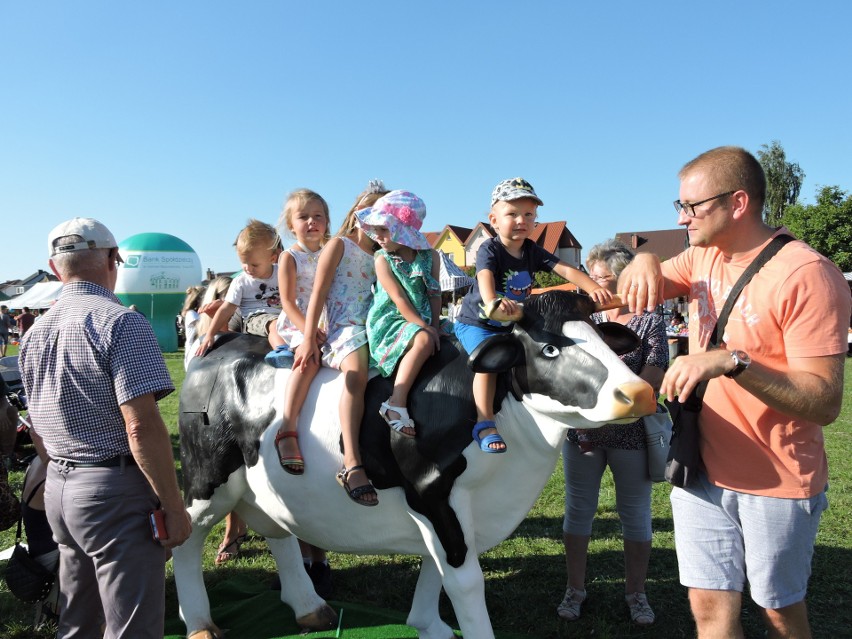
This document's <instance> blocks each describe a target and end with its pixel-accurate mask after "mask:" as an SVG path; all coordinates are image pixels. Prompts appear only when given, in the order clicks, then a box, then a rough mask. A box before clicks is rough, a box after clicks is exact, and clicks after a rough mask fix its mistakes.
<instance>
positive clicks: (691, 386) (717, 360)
mask: <svg viewBox="0 0 852 639" xmlns="http://www.w3.org/2000/svg"><path fill="white" fill-rule="evenodd" d="M733 368H734V360H732V359H731V354H730V353H729V352H728V351H726V350H725V349H714V350H711V351H707V352H705V353H695V354H694V355H680V356H679V357H677V358H676V359H675V360H674V361H673V362H672V364H671V366H669V370H667V371H666V374H665V376H664V377H663V383H662V384H661V385H660V393H662V394H664V395H665V396H666V397H667V398H668V400H669V401H674V398H675V397H677V398H678V401H679V402H680V403H681V404H682V403H683V402H685V401H686V398H687V397H689V395H690V393H692V391H694V390H695V387H696V386H698V383H699V382H703V381H705V380H709V379H713V378H714V377H719V376H720V375H724V374H725V373H727V372H728V371H730V370H733Z"/></svg>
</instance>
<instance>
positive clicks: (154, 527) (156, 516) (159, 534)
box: [148, 508, 169, 541]
mask: <svg viewBox="0 0 852 639" xmlns="http://www.w3.org/2000/svg"><path fill="white" fill-rule="evenodd" d="M148 521H150V522H151V534H152V535H153V536H154V541H162V540H164V539H168V538H169V533H168V532H167V531H166V514H165V513H164V512H163V511H162V510H160V509H159V508H158V509H157V510H152V511H151V512H150V513H149V514H148Z"/></svg>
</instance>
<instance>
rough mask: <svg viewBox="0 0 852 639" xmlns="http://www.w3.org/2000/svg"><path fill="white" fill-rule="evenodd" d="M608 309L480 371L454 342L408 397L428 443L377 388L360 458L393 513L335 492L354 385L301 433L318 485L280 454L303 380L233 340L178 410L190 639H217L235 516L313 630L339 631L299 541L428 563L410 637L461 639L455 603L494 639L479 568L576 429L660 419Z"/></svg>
mask: <svg viewBox="0 0 852 639" xmlns="http://www.w3.org/2000/svg"><path fill="white" fill-rule="evenodd" d="M594 310H595V308H594V304H593V303H592V302H591V301H590V300H589V298H587V297H585V296H579V295H575V294H572V293H564V292H552V293H545V294H543V295H540V296H538V297H534V298H531V299H529V300H528V301H527V304H526V307H525V309H524V317H523V318H522V319H520V320H519V321H518V322H517V323H516V325H515V328H514V330H513V332H512V333H511V334H506V335H501V336H498V337H494V338H491V339H489V340H486V341H485V342H484V343H483V344H482V345H480V346H479V347H478V348H477V349H476V351H474V353H472V354H471V356H470V358H468V357H467V354H466V353H465V352H464V351H463V350H462V349H461V348H460V347H459V346H458V344H457V343H456V342H455V341H454V340H444V341H443V342H442V346H441V349H440V351H439V353H438V354H436V355H435V356H434V357H432V358H431V359H430V361H429V362H428V363H427V364H426V365H425V366H424V368H423V370H422V372H421V375H420V377H419V379H418V382H417V384H416V386H415V388H414V389H413V391H412V393H411V394H410V397H409V412H410V414H411V416H412V418H413V419H414V421H415V423H416V424H417V436H416V438H414V439H412V438H408V437H404V436H402V435H400V434H399V433H396V432H393V431H391V430H390V429H389V428H388V426H387V425H386V424H385V422H384V421H383V420H382V419H381V418H380V417H379V414H378V413H379V404H380V402H382V401H383V400H385V399H387V397H389V396H390V392H391V381H390V380H386V379H382V378H375V379H372V380H371V381H370V383H369V385H368V388H367V393H366V398H365V403H366V411H365V417H364V421H363V425H362V434H361V449H362V457H363V461H364V464H365V466H366V468H367V473H368V475H369V477H370V479H371V480H372V482H373V484H374V485H375V487H376V489H377V490H378V493H379V505H378V506H377V507H375V508H364V507H363V506H359V505H358V504H356V503H355V502H353V501H352V500H351V499H349V497H348V496H347V495H346V493H345V492H344V491H343V489H342V488H341V487H340V486H339V485H338V483H337V481H336V480H335V474H336V473H337V471H338V470H340V468H341V465H342V455H341V451H340V427H339V421H338V399H339V397H340V393H341V384H342V376H340V375H339V373H337V372H336V371H333V370H329V369H325V368H323V369H321V370H320V372H319V374H318V375H317V378H316V380H315V381H314V383H313V385H312V387H311V390H310V393H309V395H308V397H307V400H306V401H305V405H304V408H303V410H302V414H301V418H300V421H299V424H298V431H299V443H300V446H301V449H302V454H303V456H304V458H305V473H304V475H302V476H293V475H290V474H288V473H286V472H284V470H283V469H282V468H281V466H280V465H279V463H278V456H277V452H276V449H275V446H274V445H273V438H274V436H275V432H276V430H277V428H278V426H279V424H280V410H281V406H282V404H283V397H284V391H285V382H286V379H287V375H288V374H289V371H286V370H281V369H274V368H272V367H270V366H269V365H268V364H266V363H264V361H263V356H264V354H265V353H266V352H267V351H268V350H269V347H268V345H267V343H266V341H265V340H262V339H260V338H254V337H252V336H248V335H236V334H235V335H230V336H225V337H223V338H220V339H219V340H218V341H217V343H216V345H215V347H214V349H213V350H211V352H210V353H209V354H208V355H207V356H206V357H204V358H196V359H195V360H194V361H193V362H192V363H191V365H190V367H189V371H188V373H187V376H186V379H185V382H184V385H183V389H182V391H181V398H180V404H181V406H180V411H181V415H180V449H181V462H182V465H183V478H184V499H185V501H186V504H187V507H188V509H189V512H190V514H191V516H192V525H193V531H192V536H191V537H190V538H189V540H188V541H187V542H186V543H184V544H183V545H182V546H181V547H179V548H177V549H175V551H174V572H175V580H176V583H177V590H178V598H179V602H180V614H181V617H182V619H183V620H184V622H185V623H186V626H187V631H188V636H189V637H191V638H193V639H195V638H197V637H219V636H221V631H220V630H219V629H218V628H217V627H216V626H215V625H214V624H213V621H212V619H211V615H210V604H209V600H208V598H207V593H206V591H205V588H204V580H203V575H202V564H201V551H202V546H203V544H204V540H205V538H206V537H207V535H208V533H209V532H210V529H211V528H212V527H213V526H214V525H215V524H216V523H217V522H219V521H221V520H222V519H223V518H224V517H225V515H226V514H227V513H228V512H230V511H232V510H235V511H236V512H237V513H239V515H240V516H241V517H242V518H243V519H245V520H246V522H248V525H249V526H250V527H251V528H252V529H253V530H255V531H257V532H258V533H260V534H262V535H263V536H265V537H266V539H267V541H268V544H269V548H270V551H271V552H272V554H273V556H274V557H275V561H276V563H277V567H278V571H279V574H280V578H281V600H282V601H283V602H284V603H286V604H287V605H289V606H290V607H291V608H292V609H293V612H294V613H295V615H296V619H297V622H298V623H299V624H300V626H302V627H303V628H305V629H310V630H320V629H327V628H333V627H335V626H336V624H337V618H336V613H334V611H333V610H332V609H331V608H330V607H329V606H328V605H327V604H326V603H325V602H324V601H323V600H322V599H321V598H320V597H319V596H318V595H317V594H316V593H315V592H314V589H313V586H312V584H311V581H310V579H309V577H308V575H307V573H306V572H305V570H304V568H303V566H302V558H301V553H300V552H299V547H298V543H297V539H296V538H299V539H303V540H305V541H308V542H310V543H312V544H315V545H317V546H319V547H321V548H327V549H330V550H335V551H338V552H351V553H360V554H385V553H388V554H390V553H402V554H412V555H420V556H421V557H422V567H421V569H420V577H419V579H418V581H417V587H416V589H415V593H414V600H413V603H412V606H411V611H410V613H409V615H408V618H407V623H408V625H410V626H412V627H414V628H416V629H417V631H418V632H419V636H420V637H422V638H424V639H450V637H452V636H453V631H452V629H451V628H450V626H448V625H447V624H446V623H444V621H442V620H441V618H440V616H439V613H438V600H439V595H440V591H441V588H442V587H443V589H444V590H445V591H446V592H447V595H448V596H449V598H450V600H451V602H452V604H453V608H454V610H455V613H456V618H457V620H458V623H459V626H460V629H461V631H462V633H463V634H464V637H465V639H488V638H492V637H493V636H494V634H493V631H492V628H491V622H490V620H489V618H488V611H487V609H486V606H485V586H484V580H483V575H482V570H481V568H480V566H479V561H478V556H479V553H481V552H483V551H486V550H488V549H489V548H491V547H493V546H495V545H496V544H499V543H500V542H501V541H503V540H504V539H506V538H507V537H508V536H509V535H510V534H511V533H512V532H513V531H514V530H515V528H516V527H517V526H518V524H520V522H521V521H522V520H523V519H524V517H525V516H526V515H527V513H528V512H529V510H530V509H531V508H532V506H533V505H534V503H535V500H536V499H537V497H538V495H539V494H540V492H541V490H542V489H543V488H544V485H545V483H546V482H547V480H548V478H549V477H550V476H551V474H552V472H553V469H554V467H555V465H556V461H557V458H558V456H559V453H560V450H561V446H562V442H563V441H564V439H565V434H566V431H567V429H569V428H597V427H599V426H601V425H603V424H607V423H612V422H630V421H634V420H636V419H638V418H639V417H641V416H644V415H649V414H651V413H653V412H654V409H655V406H656V402H655V398H654V393H653V391H652V390H651V388H650V386H648V384H646V383H645V382H644V381H642V380H641V379H639V377H637V376H636V375H634V374H633V373H632V372H631V371H630V370H629V369H628V368H627V367H626V366H625V365H624V364H623V363H622V362H621V360H620V359H619V358H618V357H617V356H616V354H615V353H614V352H613V351H616V352H627V351H629V350H632V349H633V348H634V347H635V346H636V345H637V344H638V339H637V337H636V335H635V334H634V333H632V332H631V331H629V330H627V329H626V328H624V327H623V326H621V325H620V324H604V325H599V326H595V325H594V324H593V323H592V322H591V321H590V319H589V315H590V314H591V312H592V311H594ZM474 370H476V371H487V372H498V373H502V375H500V378H501V379H502V383H501V384H500V385H499V386H500V388H501V390H500V391H498V394H497V398H496V401H495V407H498V408H499V410H497V412H496V421H497V426H498V428H499V430H500V434H501V435H502V436H503V438H504V440H505V441H506V444H507V446H508V451H507V452H506V453H505V454H502V455H488V454H485V453H483V452H482V451H480V450H479V448H478V447H477V446H476V445H475V444H473V443H472V440H471V427H472V426H473V423H474V421H475V418H476V411H475V409H474V404H473V394H472V380H473V371H474Z"/></svg>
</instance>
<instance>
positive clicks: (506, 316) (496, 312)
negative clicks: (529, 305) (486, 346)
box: [481, 297, 524, 322]
mask: <svg viewBox="0 0 852 639" xmlns="http://www.w3.org/2000/svg"><path fill="white" fill-rule="evenodd" d="M502 301H503V298H502V297H498V298H497V299H495V300H492V301H490V302H488V303H487V304H486V303H484V302H483V303H482V305H481V308H482V312H483V313H485V317H487V318H488V319H493V320H495V321H497V322H518V321H520V320H521V318H523V316H524V305H523V304H521V303H520V302H515V304H517V306H518V310H517V311H516V312H514V313H506V312H504V311H501V310H500V302H502Z"/></svg>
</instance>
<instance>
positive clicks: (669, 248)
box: [615, 228, 689, 260]
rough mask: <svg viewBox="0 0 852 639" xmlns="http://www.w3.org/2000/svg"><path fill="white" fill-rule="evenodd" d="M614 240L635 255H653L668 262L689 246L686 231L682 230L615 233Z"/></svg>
mask: <svg viewBox="0 0 852 639" xmlns="http://www.w3.org/2000/svg"><path fill="white" fill-rule="evenodd" d="M615 239H617V240H618V241H619V242H621V243H622V244H624V245H625V246H629V247H630V248H632V249H633V250H634V251H636V252H637V253H654V254H655V255H656V256H657V257H659V258H660V259H661V260H668V259H670V258H672V257H674V256H675V255H677V254H678V253H681V252H682V251H683V250H684V249H685V248H686V247H687V246H689V241H688V239H687V235H686V229H682V228H681V229H671V230H667V231H632V232H627V233H616V234H615Z"/></svg>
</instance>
